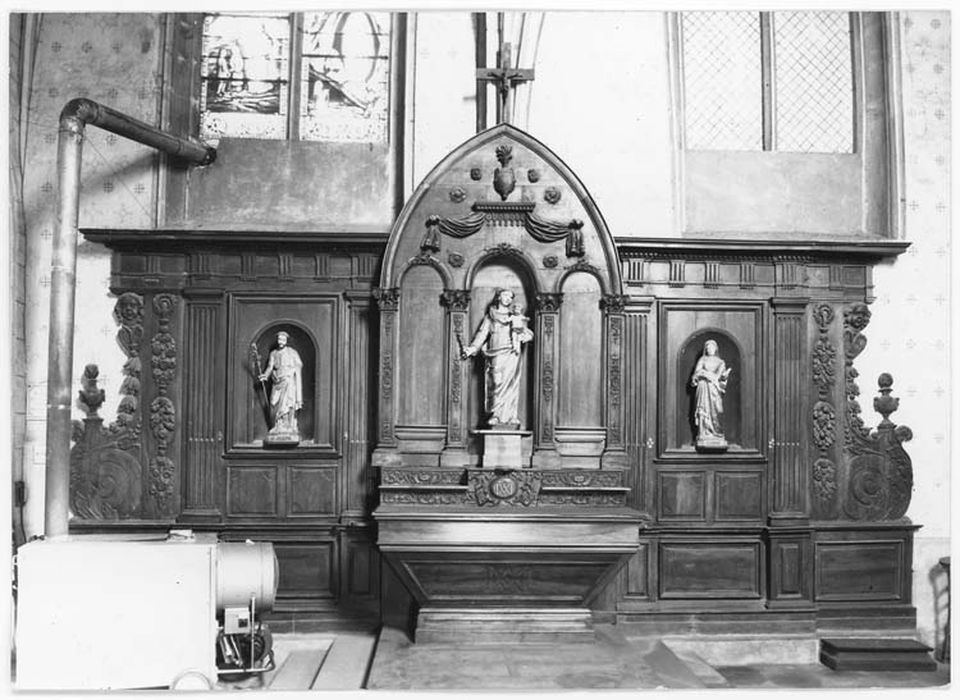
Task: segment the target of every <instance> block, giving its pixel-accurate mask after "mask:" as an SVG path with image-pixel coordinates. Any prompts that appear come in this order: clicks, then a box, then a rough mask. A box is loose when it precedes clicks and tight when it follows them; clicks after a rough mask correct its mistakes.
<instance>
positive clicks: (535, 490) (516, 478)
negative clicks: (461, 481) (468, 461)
mask: <svg viewBox="0 0 960 700" xmlns="http://www.w3.org/2000/svg"><path fill="white" fill-rule="evenodd" d="M468 483H469V486H470V490H471V491H472V492H473V495H474V498H475V499H476V502H477V505H479V506H496V505H501V504H508V505H517V506H533V505H536V502H537V496H538V494H539V493H540V483H541V476H540V472H537V471H532V470H521V471H518V470H503V469H494V470H493V471H484V470H477V471H470V472H469V476H468Z"/></svg>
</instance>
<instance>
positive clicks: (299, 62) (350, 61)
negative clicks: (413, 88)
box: [200, 11, 391, 143]
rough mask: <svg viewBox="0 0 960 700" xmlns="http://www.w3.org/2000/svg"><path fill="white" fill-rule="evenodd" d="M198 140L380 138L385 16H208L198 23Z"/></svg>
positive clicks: (385, 98)
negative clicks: (200, 31) (200, 56)
mask: <svg viewBox="0 0 960 700" xmlns="http://www.w3.org/2000/svg"><path fill="white" fill-rule="evenodd" d="M202 41H203V61H202V68H201V94H200V110H201V119H200V135H201V137H203V138H205V139H211V138H220V137H224V136H232V137H241V138H269V139H305V140H319V141H354V142H374V143H382V142H386V141H387V139H388V122H389V95H390V42H391V19H390V15H389V13H386V12H340V11H328V12H308V13H303V14H301V13H294V14H287V13H265V12H257V13H217V14H208V15H205V17H204V24H203V40H202Z"/></svg>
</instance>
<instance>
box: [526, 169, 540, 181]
mask: <svg viewBox="0 0 960 700" xmlns="http://www.w3.org/2000/svg"><path fill="white" fill-rule="evenodd" d="M527 179H528V180H529V181H530V182H539V181H540V171H539V170H537V169H536V168H530V169H529V170H528V171H527Z"/></svg>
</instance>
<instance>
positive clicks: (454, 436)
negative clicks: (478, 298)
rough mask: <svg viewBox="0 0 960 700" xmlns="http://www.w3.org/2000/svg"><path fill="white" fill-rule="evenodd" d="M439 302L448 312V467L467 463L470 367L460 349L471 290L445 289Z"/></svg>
mask: <svg viewBox="0 0 960 700" xmlns="http://www.w3.org/2000/svg"><path fill="white" fill-rule="evenodd" d="M440 303H441V304H443V306H444V308H446V310H447V321H446V327H447V357H448V358H449V361H448V365H449V367H448V377H447V382H448V391H447V397H448V398H447V444H446V448H445V449H444V456H442V457H441V463H442V464H444V465H445V466H447V465H453V464H457V465H460V464H465V462H466V452H465V450H466V441H467V430H466V422H465V416H466V414H467V392H466V391H465V390H464V388H465V387H466V386H467V382H468V377H469V366H468V365H467V363H466V362H464V361H463V360H462V359H461V357H460V353H461V349H462V348H464V347H465V346H466V343H467V341H466V340H465V339H464V329H465V327H466V325H467V311H468V309H469V308H470V290H467V289H445V290H444V291H443V293H442V294H441V295H440Z"/></svg>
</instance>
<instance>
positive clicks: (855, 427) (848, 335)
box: [843, 304, 870, 448]
mask: <svg viewBox="0 0 960 700" xmlns="http://www.w3.org/2000/svg"><path fill="white" fill-rule="evenodd" d="M869 322H870V309H868V308H867V305H866V304H853V305H852V306H850V307H849V308H847V309H846V310H845V311H844V313H843V349H844V355H845V358H846V360H845V373H844V374H845V377H846V395H847V421H846V425H845V426H844V445H845V446H847V447H848V448H849V447H850V446H851V445H852V443H853V441H854V439H856V438H857V437H862V436H864V435H866V434H867V433H868V432H869V431H867V430H866V429H865V428H864V426H863V418H861V417H860V410H861V409H860V403H859V401H857V397H858V396H859V395H860V387H858V386H857V377H858V376H860V375H859V373H858V372H857V370H856V369H855V368H854V366H853V361H854V360H855V359H856V357H857V356H858V355H859V354H860V353H861V352H863V350H864V348H865V347H866V346H867V338H866V336H865V335H863V333H862V331H863V329H864V328H866V327H867V324H868V323H869Z"/></svg>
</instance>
